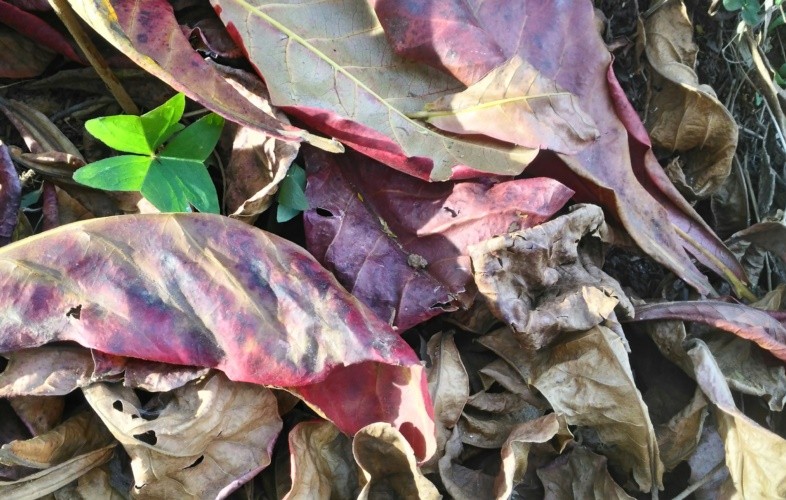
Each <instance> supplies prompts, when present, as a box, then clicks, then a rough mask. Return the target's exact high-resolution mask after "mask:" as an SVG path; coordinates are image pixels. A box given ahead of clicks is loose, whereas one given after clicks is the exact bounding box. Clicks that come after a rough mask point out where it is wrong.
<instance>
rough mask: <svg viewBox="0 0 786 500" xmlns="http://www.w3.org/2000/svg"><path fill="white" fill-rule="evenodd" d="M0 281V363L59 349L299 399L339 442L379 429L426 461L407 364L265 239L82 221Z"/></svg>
mask: <svg viewBox="0 0 786 500" xmlns="http://www.w3.org/2000/svg"><path fill="white" fill-rule="evenodd" d="M140 235H144V237H143V238H140ZM53 249H56V252H57V255H58V258H57V259H56V260H52V259H51V258H50V257H49V256H50V255H51V253H50V252H52V251H53ZM0 282H3V283H4V286H3V287H2V288H0V303H3V304H4V307H6V310H5V312H4V314H2V315H0V352H8V351H14V350H19V349H25V348H30V347H36V346H40V345H43V344H46V343H49V342H53V341H58V340H59V341H66V340H71V341H75V342H78V343H80V344H82V345H83V346H85V347H89V348H93V349H97V350H98V351H102V352H105V353H109V354H114V355H117V356H125V357H132V358H139V359H146V360H151V361H159V362H164V363H171V364H180V365H189V366H198V367H216V368H219V369H221V370H223V371H224V372H225V373H227V375H228V376H229V377H230V378H231V379H233V380H237V381H243V382H253V383H258V384H264V385H273V386H278V387H285V388H289V389H292V390H293V391H298V392H299V394H301V396H303V397H304V398H305V399H306V401H307V402H308V403H310V404H312V405H313V406H315V407H317V408H318V409H319V410H320V411H322V412H323V413H324V415H325V416H326V417H327V418H329V419H331V420H332V421H333V422H334V423H335V424H336V425H337V426H338V427H339V429H341V430H342V431H344V432H347V433H350V434H352V433H354V432H356V431H357V430H358V429H360V428H361V427H363V426H365V425H367V424H369V423H372V422H379V421H385V422H391V423H394V424H395V425H397V426H403V430H402V432H404V433H405V435H406V436H407V438H408V439H410V440H411V443H412V446H413V448H414V449H415V450H416V453H417V454H418V456H419V457H420V458H421V459H425V458H427V457H428V456H430V455H431V454H432V453H433V451H434V437H433V436H434V430H433V429H434V427H433V426H434V423H433V416H432V410H431V401H430V398H429V396H428V392H427V391H428V389H427V386H426V377H425V372H424V370H423V368H422V367H421V366H420V364H419V361H418V359H417V357H416V356H415V354H414V352H413V351H412V350H411V348H410V347H409V346H408V345H407V344H406V343H405V342H404V341H403V340H402V339H401V338H400V337H399V336H398V335H396V334H395V333H394V332H392V331H391V330H390V328H389V327H388V326H387V325H386V324H385V323H384V322H382V321H381V320H379V319H378V318H377V317H376V316H374V315H373V314H372V313H371V311H369V310H368V309H366V308H365V307H364V306H363V305H362V304H360V302H358V301H357V300H356V299H355V298H354V297H352V296H351V295H350V294H348V293H347V292H346V291H344V290H343V289H342V288H341V287H340V285H338V283H337V282H336V281H335V278H333V276H332V275H331V274H330V273H329V272H327V271H326V270H325V269H324V268H322V267H321V266H320V265H319V264H318V263H317V262H316V261H315V260H313V258H312V257H311V256H310V255H308V254H307V253H306V252H305V250H303V249H302V248H300V247H298V246H296V245H294V244H292V243H290V242H288V241H286V240H283V239H281V238H279V237H277V236H274V235H271V234H268V233H265V232H264V231H260V230H258V229H256V228H253V227H250V226H248V225H246V224H243V223H241V222H238V221H233V220H232V219H228V218H225V217H220V216H212V215H208V214H166V215H164V214H159V215H135V216H120V217H115V218H111V217H109V218H103V219H97V220H90V221H84V222H79V223H75V224H70V225H68V226H61V227H60V228H57V229H54V230H52V231H48V232H46V233H43V234H41V235H38V236H35V237H31V238H27V239H26V240H23V241H21V242H17V243H14V244H12V245H9V246H6V247H3V248H2V249H0ZM132 312H133V313H132ZM328 338H329V339H330V341H329V342H327V341H325V339H328Z"/></svg>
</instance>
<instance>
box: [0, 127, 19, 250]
mask: <svg viewBox="0 0 786 500" xmlns="http://www.w3.org/2000/svg"><path fill="white" fill-rule="evenodd" d="M21 201H22V185H21V183H20V182H19V174H18V173H17V172H16V167H14V162H13V161H11V156H10V155H9V154H8V146H6V145H5V144H4V143H3V142H2V141H0V247H1V246H3V245H7V244H8V243H10V242H11V237H12V236H13V234H14V229H15V228H16V222H17V219H18V215H17V214H18V213H19V208H20V203H21Z"/></svg>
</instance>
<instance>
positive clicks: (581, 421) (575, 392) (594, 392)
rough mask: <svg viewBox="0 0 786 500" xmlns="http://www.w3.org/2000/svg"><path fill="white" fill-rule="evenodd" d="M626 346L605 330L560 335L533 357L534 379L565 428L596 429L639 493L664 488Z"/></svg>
mask: <svg viewBox="0 0 786 500" xmlns="http://www.w3.org/2000/svg"><path fill="white" fill-rule="evenodd" d="M624 346H625V341H624V339H621V338H620V337H619V336H617V335H616V334H615V333H613V332H612V331H611V330H609V329H608V328H606V327H603V326H596V327H595V328H592V329H591V330H588V331H586V332H579V333H573V334H563V337H562V339H561V341H560V342H559V343H557V344H555V345H554V346H552V347H550V348H547V349H543V350H541V351H537V352H536V353H534V354H533V356H532V366H531V370H532V379H531V380H530V383H531V384H532V385H533V386H535V387H536V388H537V389H538V390H539V391H540V392H541V393H542V394H543V395H544V396H545V397H546V399H547V400H548V401H549V403H550V404H551V406H552V407H553V408H554V411H556V412H557V413H559V414H561V415H564V416H565V419H566V420H567V422H568V424H570V425H578V426H585V427H590V428H592V429H594V430H595V431H596V432H597V434H598V437H599V438H600V440H601V441H602V442H603V443H604V444H605V445H607V448H606V451H607V457H608V458H609V461H610V463H611V464H612V466H614V467H615V468H617V469H620V470H622V471H625V473H626V474H632V475H633V478H634V480H635V481H636V483H638V485H639V488H640V489H641V491H651V490H652V489H653V488H659V487H661V485H662V482H661V481H662V475H663V464H662V463H661V460H660V456H659V451H658V443H657V441H656V437H655V430H654V429H653V426H652V422H651V421H650V416H649V413H648V412H647V406H646V405H645V404H644V401H643V400H642V397H641V394H640V393H639V390H638V388H637V387H636V384H635V382H634V380H633V373H632V372H631V368H630V362H629V361H628V355H627V353H626V352H625V347H624Z"/></svg>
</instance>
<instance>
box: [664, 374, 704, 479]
mask: <svg viewBox="0 0 786 500" xmlns="http://www.w3.org/2000/svg"><path fill="white" fill-rule="evenodd" d="M707 415H708V411H707V399H706V398H705V397H704V396H703V394H702V392H701V390H700V389H698V388H697V389H696V393H695V394H694V396H693V399H691V402H690V404H688V406H686V407H685V408H683V409H682V410H681V411H680V412H679V413H677V414H676V415H674V416H673V417H672V418H671V419H670V420H669V421H668V422H666V423H664V424H661V425H657V426H656V427H655V434H656V435H657V436H658V449H659V450H660V458H661V461H663V468H664V469H665V470H666V471H671V470H674V468H676V467H677V465H679V464H680V463H682V462H684V461H685V460H687V459H688V458H689V457H690V456H691V455H692V454H693V453H694V451H696V448H697V447H698V445H699V439H700V438H701V433H702V430H703V428H704V421H705V419H706V418H707Z"/></svg>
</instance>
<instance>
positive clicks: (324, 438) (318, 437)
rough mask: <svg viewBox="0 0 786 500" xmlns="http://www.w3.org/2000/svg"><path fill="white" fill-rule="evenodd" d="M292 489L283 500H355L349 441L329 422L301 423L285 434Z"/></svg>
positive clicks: (355, 474)
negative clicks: (332, 499)
mask: <svg viewBox="0 0 786 500" xmlns="http://www.w3.org/2000/svg"><path fill="white" fill-rule="evenodd" d="M289 450H290V463H291V468H292V489H290V490H289V492H288V493H287V494H286V496H285V497H284V498H285V499H286V500H300V499H302V500H308V499H311V498H357V496H358V493H359V492H360V483H359V478H358V468H357V466H356V465H355V460H354V458H353V456H352V441H351V440H350V438H348V437H347V436H345V435H344V434H342V433H341V432H340V431H339V430H338V429H337V428H336V426H335V425H333V424H332V423H330V422H324V421H322V422H301V423H299V424H297V425H296V426H295V427H294V428H293V429H292V430H291V431H290V432H289Z"/></svg>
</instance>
